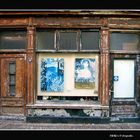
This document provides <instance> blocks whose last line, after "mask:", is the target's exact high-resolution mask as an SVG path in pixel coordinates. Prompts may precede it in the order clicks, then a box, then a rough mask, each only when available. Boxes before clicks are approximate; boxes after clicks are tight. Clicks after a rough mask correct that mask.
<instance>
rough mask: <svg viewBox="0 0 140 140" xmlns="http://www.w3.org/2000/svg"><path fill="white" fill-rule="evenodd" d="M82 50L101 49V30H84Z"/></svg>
mask: <svg viewBox="0 0 140 140" xmlns="http://www.w3.org/2000/svg"><path fill="white" fill-rule="evenodd" d="M81 44H82V48H81V50H99V32H82V34H81Z"/></svg>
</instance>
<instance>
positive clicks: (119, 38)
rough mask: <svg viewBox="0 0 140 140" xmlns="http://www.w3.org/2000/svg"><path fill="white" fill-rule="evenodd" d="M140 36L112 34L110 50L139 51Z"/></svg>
mask: <svg viewBox="0 0 140 140" xmlns="http://www.w3.org/2000/svg"><path fill="white" fill-rule="evenodd" d="M139 38H140V36H139V35H138V34H130V33H111V35H110V49H111V50H127V51H135V50H139V48H140V47H139Z"/></svg>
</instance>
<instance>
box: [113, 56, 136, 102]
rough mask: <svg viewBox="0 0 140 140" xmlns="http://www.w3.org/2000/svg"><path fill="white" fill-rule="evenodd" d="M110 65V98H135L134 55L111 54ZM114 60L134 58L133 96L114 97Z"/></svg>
mask: <svg viewBox="0 0 140 140" xmlns="http://www.w3.org/2000/svg"><path fill="white" fill-rule="evenodd" d="M110 60H111V65H110V100H112V101H113V100H122V101H123V100H124V101H125V100H126V101H127V100H135V98H136V94H137V79H136V75H137V74H136V71H137V69H136V66H137V62H136V55H128V54H127V55H126V54H112V55H111V59H110ZM114 60H134V97H133V98H114V84H113V83H114V82H113V76H114Z"/></svg>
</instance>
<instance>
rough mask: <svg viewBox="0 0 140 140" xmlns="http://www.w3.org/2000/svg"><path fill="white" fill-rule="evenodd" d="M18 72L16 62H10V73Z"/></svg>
mask: <svg viewBox="0 0 140 140" xmlns="http://www.w3.org/2000/svg"><path fill="white" fill-rule="evenodd" d="M15 73H16V63H14V62H13V63H9V74H15Z"/></svg>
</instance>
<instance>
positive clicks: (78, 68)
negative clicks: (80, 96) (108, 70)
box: [75, 58, 95, 89]
mask: <svg viewBox="0 0 140 140" xmlns="http://www.w3.org/2000/svg"><path fill="white" fill-rule="evenodd" d="M75 88H78V89H93V88H95V59H94V58H76V59H75Z"/></svg>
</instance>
